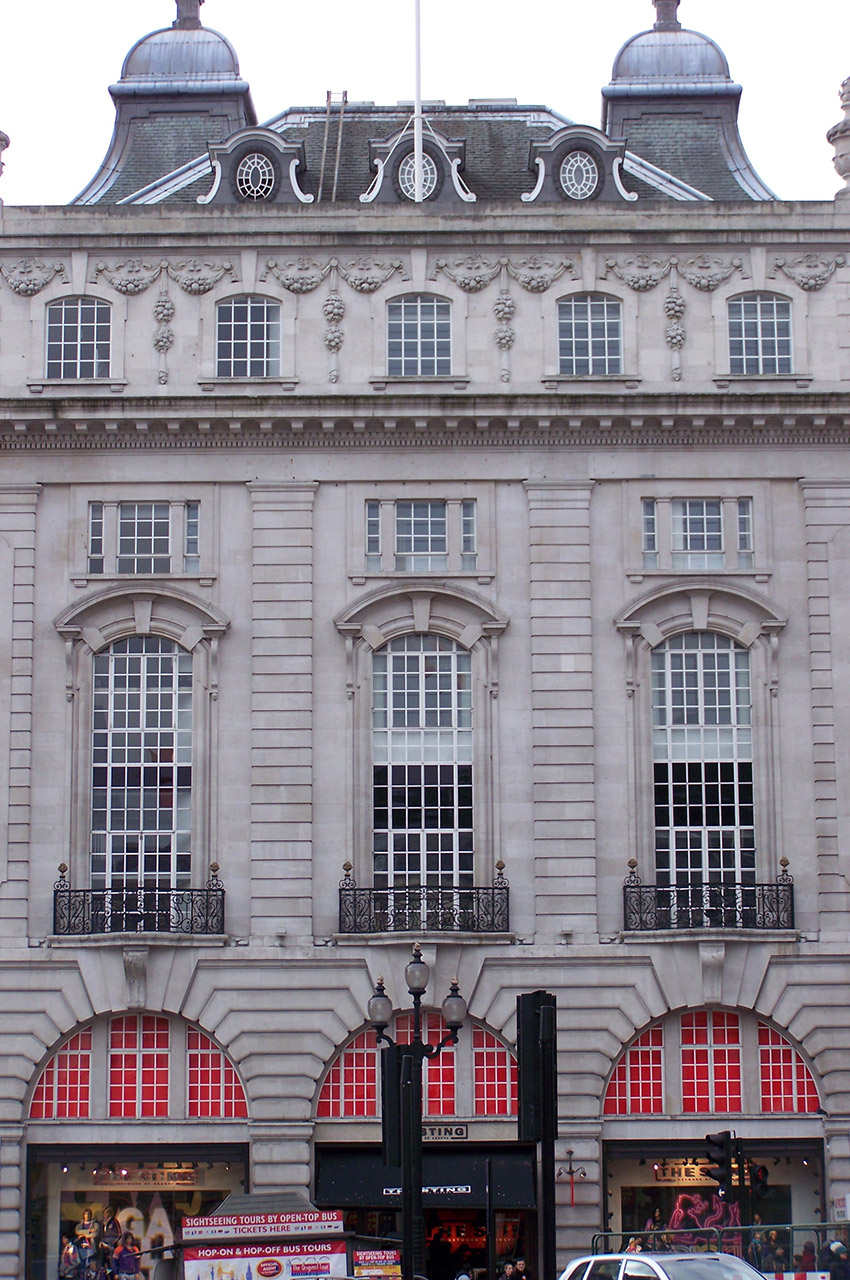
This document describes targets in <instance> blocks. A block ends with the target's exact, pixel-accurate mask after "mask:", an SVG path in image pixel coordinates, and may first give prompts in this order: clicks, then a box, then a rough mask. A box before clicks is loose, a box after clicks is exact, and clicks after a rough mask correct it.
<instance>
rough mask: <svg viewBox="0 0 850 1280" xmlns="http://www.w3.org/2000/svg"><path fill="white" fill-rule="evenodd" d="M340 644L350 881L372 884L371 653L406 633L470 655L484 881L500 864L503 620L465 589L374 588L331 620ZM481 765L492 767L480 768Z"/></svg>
mask: <svg viewBox="0 0 850 1280" xmlns="http://www.w3.org/2000/svg"><path fill="white" fill-rule="evenodd" d="M334 622H335V625H336V628H337V630H338V631H339V632H340V634H341V635H342V636H343V637H344V638H345V649H346V692H347V695H348V725H347V729H348V735H349V741H350V742H352V743H353V751H352V769H351V772H350V774H349V775H348V777H347V779H346V790H347V795H346V799H347V802H348V806H349V812H351V813H352V814H353V829H352V842H353V847H352V852H351V855H350V861H351V862H352V863H353V864H354V867H355V878H358V876H359V879H360V881H361V883H369V882H370V878H371V852H370V850H371V830H372V810H371V804H370V803H368V802H367V800H366V797H369V796H370V795H371V781H370V768H371V759H372V745H371V732H372V724H371V707H372V654H373V653H374V652H375V651H376V650H378V649H382V648H383V647H384V646H385V645H387V644H389V643H390V641H391V640H395V639H396V638H397V637H400V636H404V635H412V634H413V635H417V634H418V635H426V634H433V635H438V636H443V637H445V638H447V639H449V640H453V641H454V642H455V643H456V644H458V645H460V646H461V647H462V648H464V649H467V650H468V651H469V652H470V654H471V660H472V676H473V717H474V730H473V732H474V742H475V746H474V763H473V779H474V784H473V785H474V794H475V796H476V800H475V829H476V849H477V850H487V851H488V862H487V865H486V867H485V866H484V865H479V863H478V861H477V860H476V872H477V874H478V875H479V876H480V877H481V878H482V882H483V883H489V880H490V879H491V878H492V875H493V874H494V868H495V864H496V862H497V861H498V860H499V857H500V853H499V847H500V840H499V821H498V807H497V805H496V802H495V797H496V795H498V778H499V748H498V743H499V735H498V718H497V713H498V691H499V652H498V650H499V637H500V636H501V635H502V633H503V632H504V630H505V629H506V627H507V626H508V619H507V618H506V617H505V616H504V615H503V614H502V613H500V612H499V611H498V610H497V609H496V608H495V607H494V606H493V605H492V604H490V602H489V601H487V600H485V599H484V598H483V597H481V596H479V595H477V594H476V593H474V592H471V591H467V590H465V589H463V588H458V587H448V586H445V585H444V584H440V585H439V586H436V585H435V584H434V583H432V582H427V581H423V583H422V584H421V585H417V584H415V583H411V582H406V583H405V584H404V586H399V585H396V584H395V583H389V584H385V585H383V586H380V587H377V588H376V589H375V590H374V591H370V592H368V593H367V594H366V595H363V596H361V597H360V598H359V599H358V600H357V601H355V603H354V604H353V605H351V606H349V608H348V609H346V610H344V611H343V612H342V613H340V614H338V615H337V617H336V618H335V619H334ZM485 763H486V764H488V765H489V767H485Z"/></svg>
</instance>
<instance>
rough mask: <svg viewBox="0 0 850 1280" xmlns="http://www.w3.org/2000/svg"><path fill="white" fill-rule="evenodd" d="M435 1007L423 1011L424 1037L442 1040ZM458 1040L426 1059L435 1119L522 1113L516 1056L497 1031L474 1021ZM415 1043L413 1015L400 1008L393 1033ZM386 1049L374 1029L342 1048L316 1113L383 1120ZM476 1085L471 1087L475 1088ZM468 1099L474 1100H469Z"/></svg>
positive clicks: (426, 1085) (427, 1103) (427, 1104)
mask: <svg viewBox="0 0 850 1280" xmlns="http://www.w3.org/2000/svg"><path fill="white" fill-rule="evenodd" d="M446 1031H447V1028H446V1025H445V1023H444V1022H443V1019H442V1016H441V1015H440V1014H439V1013H438V1012H437V1011H435V1010H426V1011H425V1012H423V1014H422V1036H423V1038H424V1039H425V1040H427V1041H428V1042H429V1043H431V1044H436V1043H437V1042H438V1041H439V1040H441V1039H442V1038H443V1036H444V1035H445V1034H446ZM469 1031H471V1036H470V1034H468V1033H467V1029H466V1028H464V1030H463V1031H462V1032H461V1036H460V1040H459V1041H458V1043H457V1044H456V1045H451V1044H450V1045H447V1046H446V1048H445V1049H443V1050H442V1052H441V1053H440V1054H438V1056H437V1057H436V1058H431V1059H428V1060H427V1061H426V1062H424V1063H423V1078H422V1112H423V1115H425V1116H428V1117H430V1118H433V1119H435V1118H437V1117H440V1116H442V1117H453V1116H457V1115H461V1114H472V1115H475V1116H492V1117H500V1116H501V1117H509V1116H515V1115H516V1113H517V1064H516V1057H515V1056H514V1054H513V1052H512V1051H511V1049H509V1048H508V1046H507V1045H506V1044H503V1043H502V1041H501V1040H499V1039H498V1038H497V1037H496V1036H495V1035H494V1034H493V1033H492V1031H488V1030H487V1029H486V1028H485V1027H481V1026H477V1025H475V1024H472V1026H471V1027H470V1028H469ZM391 1034H392V1035H393V1037H394V1039H395V1040H396V1042H397V1043H398V1044H409V1043H410V1041H411V1038H412V1035H413V1015H412V1014H411V1013H400V1014H398V1015H397V1016H396V1019H395V1029H394V1031H393V1032H392V1033H391ZM380 1053H381V1050H380V1049H379V1048H378V1046H377V1045H376V1044H375V1034H374V1032H373V1031H361V1032H360V1033H359V1034H358V1035H356V1036H355V1037H354V1039H353V1040H352V1041H351V1042H350V1043H349V1044H348V1045H346V1047H345V1048H344V1049H342V1050H341V1051H340V1053H339V1054H338V1055H337V1057H336V1059H335V1060H334V1062H333V1063H332V1064H331V1066H330V1068H329V1069H328V1073H327V1075H326V1076H325V1079H324V1082H323V1084H322V1087H321V1089H320V1091H319V1097H318V1101H317V1103H316V1118H317V1119H319V1120H323V1119H326V1120H330V1119H343V1118H344V1119H366V1120H368V1119H377V1118H378V1116H379V1115H380V1096H381V1061H380V1056H379V1055H380ZM470 1085H471V1091H470ZM464 1100H468V1108H467V1104H466V1102H465V1101H464Z"/></svg>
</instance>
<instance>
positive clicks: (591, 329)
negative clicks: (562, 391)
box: [558, 293, 623, 378]
mask: <svg viewBox="0 0 850 1280" xmlns="http://www.w3.org/2000/svg"><path fill="white" fill-rule="evenodd" d="M622 328H623V322H622V304H621V302H620V301H619V299H617V298H608V297H606V296H605V295H604V294H595V293H588V294H578V295H576V296H575V297H573V298H565V299H564V300H563V301H562V302H559V303H558V358H559V369H560V372H561V373H563V374H568V375H570V376H572V377H594V378H595V377H604V376H605V375H606V374H619V373H622V371H623V358H622Z"/></svg>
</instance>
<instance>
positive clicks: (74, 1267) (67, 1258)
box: [59, 1235, 83, 1280]
mask: <svg viewBox="0 0 850 1280" xmlns="http://www.w3.org/2000/svg"><path fill="white" fill-rule="evenodd" d="M82 1269H83V1260H82V1258H81V1257H80V1251H79V1249H78V1248H77V1245H76V1242H75V1241H73V1240H72V1239H71V1237H70V1236H67V1235H63V1237H62V1251H61V1253H60V1254H59V1278H60V1280H78V1278H79V1276H80V1274H81V1272H82Z"/></svg>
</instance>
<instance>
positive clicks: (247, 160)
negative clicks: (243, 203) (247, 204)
mask: <svg viewBox="0 0 850 1280" xmlns="http://www.w3.org/2000/svg"><path fill="white" fill-rule="evenodd" d="M274 185H275V171H274V165H273V164H272V162H271V160H270V159H269V158H268V156H264V155H263V153H262V151H252V152H251V153H250V154H249V155H247V156H243V157H242V159H241V160H240V161H239V167H238V168H237V170H236V190H237V192H238V193H239V195H240V196H241V197H242V199H243V200H268V198H269V196H270V195H271V194H272V192H273V191H274Z"/></svg>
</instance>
